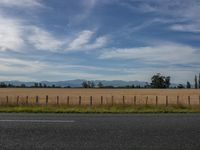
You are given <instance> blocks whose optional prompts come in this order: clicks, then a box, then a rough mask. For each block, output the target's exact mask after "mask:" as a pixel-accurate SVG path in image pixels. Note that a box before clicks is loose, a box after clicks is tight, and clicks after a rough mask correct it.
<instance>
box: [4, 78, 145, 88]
mask: <svg viewBox="0 0 200 150" xmlns="http://www.w3.org/2000/svg"><path fill="white" fill-rule="evenodd" d="M84 81H86V80H83V79H77V80H67V81H56V82H50V81H41V82H39V83H42V84H46V85H47V86H52V85H55V86H60V87H67V86H70V87H82V83H83V82H84ZM3 82H4V83H6V84H12V85H15V86H20V85H22V84H25V85H26V86H34V84H35V83H38V82H23V81H3ZM93 82H94V83H95V85H97V84H98V83H99V82H101V83H102V84H103V85H104V86H114V87H119V86H127V85H129V86H131V85H134V86H142V87H143V86H145V85H146V84H147V82H144V81H122V80H112V81H106V80H93Z"/></svg>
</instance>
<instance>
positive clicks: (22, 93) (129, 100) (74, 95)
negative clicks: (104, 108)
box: [0, 88, 200, 105]
mask: <svg viewBox="0 0 200 150" xmlns="http://www.w3.org/2000/svg"><path fill="white" fill-rule="evenodd" d="M0 104H1V105H6V104H7V105H118V104H119V105H177V104H181V105H200V90H195V89H56V88H54V89H53V88H52V89H51V88H50V89H47V88H41V89H40V88H2V89H0Z"/></svg>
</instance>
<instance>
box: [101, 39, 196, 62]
mask: <svg viewBox="0 0 200 150" xmlns="http://www.w3.org/2000/svg"><path fill="white" fill-rule="evenodd" d="M197 51H198V50H197V49H195V48H193V47H190V46H187V45H182V44H175V43H165V44H159V45H154V46H147V47H136V48H115V49H111V50H107V51H105V52H103V53H102V54H101V55H100V56H99V58H100V59H113V58H118V59H133V60H138V61H140V62H143V63H145V62H146V63H150V62H152V63H156V62H163V63H169V64H187V63H198V62H199V57H200V54H197Z"/></svg>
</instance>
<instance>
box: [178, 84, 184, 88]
mask: <svg viewBox="0 0 200 150" xmlns="http://www.w3.org/2000/svg"><path fill="white" fill-rule="evenodd" d="M177 88H179V89H183V88H185V87H184V86H183V84H179V85H178V86H177Z"/></svg>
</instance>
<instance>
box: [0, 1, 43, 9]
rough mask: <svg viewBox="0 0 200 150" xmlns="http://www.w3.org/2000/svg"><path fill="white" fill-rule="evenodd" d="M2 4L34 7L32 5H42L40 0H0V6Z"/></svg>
mask: <svg viewBox="0 0 200 150" xmlns="http://www.w3.org/2000/svg"><path fill="white" fill-rule="evenodd" d="M2 6H4V7H13V6H16V7H23V8H24V7H28V8H34V7H41V6H43V5H42V4H41V3H40V0H0V7H2Z"/></svg>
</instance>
